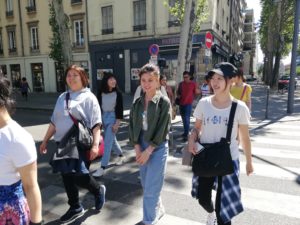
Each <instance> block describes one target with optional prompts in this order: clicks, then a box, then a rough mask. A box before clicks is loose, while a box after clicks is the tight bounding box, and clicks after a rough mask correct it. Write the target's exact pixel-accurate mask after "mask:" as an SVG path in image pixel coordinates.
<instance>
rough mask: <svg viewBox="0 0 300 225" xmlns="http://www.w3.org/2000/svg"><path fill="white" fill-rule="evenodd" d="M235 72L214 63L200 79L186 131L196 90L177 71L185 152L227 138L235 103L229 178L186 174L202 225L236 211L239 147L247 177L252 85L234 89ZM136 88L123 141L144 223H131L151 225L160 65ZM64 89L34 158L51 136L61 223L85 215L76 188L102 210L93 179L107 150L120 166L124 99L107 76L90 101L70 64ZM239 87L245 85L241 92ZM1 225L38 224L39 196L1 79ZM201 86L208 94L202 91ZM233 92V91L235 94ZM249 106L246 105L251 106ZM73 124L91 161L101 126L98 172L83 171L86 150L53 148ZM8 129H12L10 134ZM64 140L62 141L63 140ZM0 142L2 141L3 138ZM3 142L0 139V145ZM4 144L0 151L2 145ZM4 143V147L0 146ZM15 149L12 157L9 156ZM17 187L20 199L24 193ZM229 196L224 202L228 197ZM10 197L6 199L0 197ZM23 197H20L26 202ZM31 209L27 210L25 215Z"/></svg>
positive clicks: (160, 169)
mask: <svg viewBox="0 0 300 225" xmlns="http://www.w3.org/2000/svg"><path fill="white" fill-rule="evenodd" d="M238 74H239V72H238V71H237V69H236V68H235V67H234V66H233V65H232V64H230V63H220V64H218V65H216V66H215V68H214V69H213V70H211V71H210V72H209V73H208V74H207V76H206V82H207V84H206V85H205V86H206V87H203V90H204V92H205V93H206V95H207V96H206V97H204V96H203V98H201V99H200V101H199V102H198V104H197V107H196V109H195V111H194V114H193V116H194V117H195V118H196V122H195V125H194V128H193V129H192V130H191V131H190V128H189V126H190V116H191V113H192V102H193V100H194V97H195V95H198V94H199V93H200V90H199V87H197V85H196V83H195V82H193V81H191V74H190V73H189V72H187V71H185V72H184V73H183V79H184V81H183V82H181V83H180V84H179V85H178V91H177V97H178V99H179V107H180V114H181V117H182V120H183V124H184V133H183V138H184V141H185V140H187V139H188V146H189V147H188V149H189V151H190V152H191V153H192V154H196V146H197V145H196V142H197V141H198V140H199V141H201V142H203V143H213V142H217V141H219V140H220V138H222V137H224V134H226V127H227V123H228V116H229V111H230V108H231V103H232V102H233V101H237V110H236V115H235V117H234V123H233V124H234V125H233V129H232V135H231V140H230V143H231V144H230V150H231V157H232V160H233V161H232V163H233V165H234V173H232V174H229V175H226V176H223V177H218V179H216V177H208V178H207V177H199V176H196V175H194V176H193V179H192V180H193V189H192V194H193V197H195V198H196V199H198V201H199V204H200V205H201V206H202V207H203V208H204V209H205V210H206V211H207V212H208V213H209V215H208V220H207V224H208V225H210V224H211V225H214V224H219V225H220V224H226V225H229V224H231V222H230V221H231V219H232V217H234V216H236V215H237V214H238V213H240V212H242V211H243V207H242V203H241V196H240V185H239V178H238V174H239V145H241V146H242V149H243V150H244V152H245V156H246V171H247V175H249V174H251V173H252V172H253V166H252V160H251V144H250V138H249V131H248V125H249V120H250V111H249V108H250V107H251V106H249V105H248V107H249V108H248V107H247V106H246V104H245V103H244V102H242V101H238V100H236V99H241V100H244V99H245V101H246V102H249V98H250V99H251V87H249V86H247V85H244V84H242V85H241V84H239V80H238V78H236V77H237V75H238ZM139 77H140V87H139V89H140V90H139V91H137V94H136V97H135V100H134V102H133V104H132V107H131V110H130V117H129V140H130V142H131V144H132V145H133V146H134V150H135V154H136V157H135V159H136V163H137V164H138V165H139V170H140V179H141V185H142V188H143V218H142V220H141V221H140V222H139V223H138V224H141V225H142V224H144V225H147V224H156V223H157V222H158V221H159V219H160V218H161V217H162V216H163V215H164V214H165V209H164V206H163V204H162V199H161V196H160V194H161V190H162V187H163V183H164V176H165V173H166V166H167V156H168V151H169V146H168V134H169V129H170V125H171V113H170V112H171V107H172V105H173V104H174V103H175V102H176V101H175V97H174V94H173V91H172V89H171V88H170V87H168V85H167V84H166V77H164V76H160V72H159V68H158V67H157V66H155V65H152V64H146V65H145V66H143V67H142V68H141V70H140V73H139ZM66 83H67V85H68V91H67V92H64V93H62V94H61V95H60V96H59V98H58V99H57V102H56V105H55V108H54V111H53V114H52V116H51V120H50V123H49V127H48V130H47V132H46V134H45V137H44V139H43V141H42V143H41V145H40V153H41V154H46V153H47V144H48V141H49V140H50V138H51V137H53V138H54V141H55V142H56V145H57V150H56V152H55V154H54V157H53V158H52V161H51V165H52V169H53V171H54V172H59V173H60V174H61V177H62V181H63V184H64V187H65V192H66V194H67V197H68V204H69V206H70V207H69V209H68V210H67V212H66V213H65V214H63V215H62V216H61V218H60V222H62V223H69V222H71V221H73V220H74V219H76V218H78V217H80V216H82V215H83V214H84V209H83V206H82V204H81V202H80V200H79V189H78V187H83V188H85V189H87V190H89V191H90V193H92V195H93V196H94V199H95V204H94V206H95V209H96V210H101V208H102V207H103V205H104V204H105V194H106V187H105V186H104V185H103V184H102V185H100V184H99V183H98V181H97V180H95V178H94V177H93V175H94V176H96V177H99V176H102V175H103V174H104V172H105V169H107V167H108V163H109V161H110V155H111V151H112V150H114V151H115V153H116V154H117V158H118V159H117V165H121V164H122V163H124V161H125V156H124V154H123V151H122V149H121V147H120V145H119V143H118V141H117V139H116V133H117V131H118V129H119V126H120V121H121V120H122V119H123V99H122V94H121V92H120V91H119V89H118V87H117V82H116V78H115V76H114V75H113V74H110V73H107V74H105V76H104V77H103V80H102V83H101V88H100V92H99V94H98V96H97V97H96V96H95V95H94V94H93V93H92V92H91V91H90V89H89V88H88V76H87V74H86V73H85V71H84V69H83V68H81V67H79V66H76V65H72V66H70V67H69V68H68V69H67V70H66ZM234 83H235V86H236V88H240V89H241V88H242V95H241V96H240V97H235V98H236V99H234V97H233V96H232V95H231V94H230V91H231V88H232V86H233V84H234ZM244 86H246V88H244ZM0 87H1V89H0V90H1V91H0V136H1V143H0V146H2V147H1V148H0V168H2V167H3V168H2V169H1V170H0V224H2V223H1V221H2V220H3V221H5V222H3V224H6V223H7V222H9V220H11V219H13V218H10V217H9V216H8V213H9V210H11V209H12V210H15V211H16V214H17V215H19V217H18V219H19V221H22V222H16V223H15V224H29V223H30V224H41V220H42V215H41V205H42V203H41V196H40V191H39V187H38V184H37V166H36V158H37V156H36V150H35V146H34V141H33V139H32V137H31V136H30V135H29V134H28V133H27V132H26V131H25V130H24V129H23V128H22V127H20V126H19V125H18V124H17V123H16V122H14V121H13V120H12V119H11V118H10V114H9V110H10V108H11V103H12V101H11V99H10V87H9V82H8V81H7V79H6V78H5V77H4V76H2V75H1V76H0ZM207 87H208V89H207ZM236 92H238V91H236ZM250 105H251V101H250ZM76 121H83V122H84V124H85V125H86V126H87V127H89V128H90V129H91V131H92V136H93V143H92V147H91V149H89V151H88V152H89V154H90V158H89V159H94V158H96V157H97V156H98V152H99V144H100V142H101V141H103V140H101V129H102V128H104V143H105V150H104V155H103V157H102V159H101V160H100V162H99V168H98V169H97V170H96V172H95V173H94V174H92V175H91V174H90V172H89V167H90V163H91V161H90V160H88V159H87V157H86V152H83V151H80V149H78V148H77V147H76V144H75V145H74V143H73V145H72V143H71V144H70V145H71V147H68V149H67V150H66V149H64V150H65V151H60V150H61V146H62V142H63V141H64V140H66V139H68V138H69V137H71V136H70V135H72V134H70V131H71V130H72V127H73V126H74V125H76ZM12 130H14V132H12ZM68 135H69V136H68ZM2 137H4V139H2ZM2 140H6V142H3V141H2ZM4 146H5V147H4ZM7 146H8V147H7ZM16 151H18V153H16ZM215 184H216V185H217V197H216V201H215V206H214V205H213V202H212V199H211V198H212V195H211V192H212V189H213V188H214V187H215ZM22 186H23V187H24V191H25V194H26V198H25V195H24V194H23V190H22ZM228 193H232V194H230V198H228V197H227V196H228ZM7 196H11V197H7ZM26 199H27V200H26ZM29 212H30V213H29Z"/></svg>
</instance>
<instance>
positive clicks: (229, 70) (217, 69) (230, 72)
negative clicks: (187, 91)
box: [207, 62, 238, 78]
mask: <svg viewBox="0 0 300 225" xmlns="http://www.w3.org/2000/svg"><path fill="white" fill-rule="evenodd" d="M215 73H217V74H219V75H221V76H224V77H225V78H232V77H235V76H236V75H237V73H238V69H237V68H236V67H235V66H234V65H232V64H231V63H229V62H221V63H218V64H216V65H215V66H214V68H213V69H212V70H211V71H209V72H208V74H207V75H208V77H209V78H211V77H212V76H213V75H214V74H215Z"/></svg>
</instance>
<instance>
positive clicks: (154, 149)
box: [129, 64, 171, 224]
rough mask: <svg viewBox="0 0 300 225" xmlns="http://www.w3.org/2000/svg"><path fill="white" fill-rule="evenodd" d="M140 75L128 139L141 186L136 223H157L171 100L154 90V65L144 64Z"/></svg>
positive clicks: (156, 75)
mask: <svg viewBox="0 0 300 225" xmlns="http://www.w3.org/2000/svg"><path fill="white" fill-rule="evenodd" d="M139 76H140V81H141V87H142V89H143V92H144V93H143V94H142V95H141V96H140V97H139V98H137V99H136V101H135V102H134V103H133V105H132V107H131V110H130V118H129V140H130V142H131V143H132V144H133V145H134V149H135V153H136V162H137V163H138V164H139V166H140V177H141V184H142V187H143V220H142V222H140V223H139V224H156V223H157V222H158V220H159V219H160V218H161V217H162V216H163V215H164V207H163V205H162V202H161V197H160V193H161V190H162V187H163V182H164V176H165V171H166V161H167V156H168V150H169V147H168V132H169V126H170V121H171V118H170V113H169V110H170V101H169V99H168V98H167V97H165V96H163V95H162V93H161V92H160V91H158V90H157V87H158V85H159V69H158V67H157V66H155V65H152V64H146V65H144V66H143V67H142V69H141V71H140V73H139Z"/></svg>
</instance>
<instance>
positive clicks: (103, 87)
mask: <svg viewBox="0 0 300 225" xmlns="http://www.w3.org/2000/svg"><path fill="white" fill-rule="evenodd" d="M112 77H113V78H115V79H116V77H115V76H114V75H113V74H112V73H111V72H104V73H103V78H102V81H101V87H100V92H101V93H109V92H110V91H109V87H108V84H107V82H108V80H109V79H110V78H112ZM112 91H119V88H118V85H116V87H115V88H113V89H112Z"/></svg>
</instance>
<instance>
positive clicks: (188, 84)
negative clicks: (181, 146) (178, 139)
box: [177, 71, 200, 141]
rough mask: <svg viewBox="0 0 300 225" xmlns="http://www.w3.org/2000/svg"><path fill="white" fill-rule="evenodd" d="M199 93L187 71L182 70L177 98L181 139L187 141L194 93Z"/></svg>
mask: <svg viewBox="0 0 300 225" xmlns="http://www.w3.org/2000/svg"><path fill="white" fill-rule="evenodd" d="M198 94H200V91H199V89H198V87H197V84H196V83H195V82H194V81H191V74H190V72H188V71H184V72H183V81H182V82H180V83H179V85H178V89H177V98H179V111H180V115H181V119H182V123H183V129H184V132H183V134H182V135H181V136H182V138H183V141H187V137H188V134H189V130H190V117H191V113H192V104H193V101H194V98H195V96H196V95H198Z"/></svg>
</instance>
